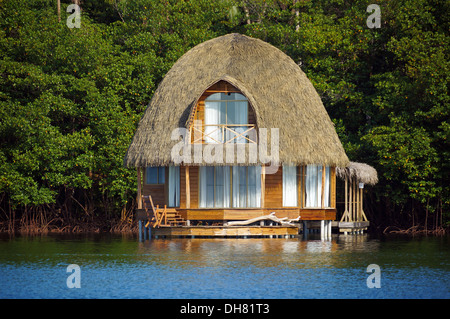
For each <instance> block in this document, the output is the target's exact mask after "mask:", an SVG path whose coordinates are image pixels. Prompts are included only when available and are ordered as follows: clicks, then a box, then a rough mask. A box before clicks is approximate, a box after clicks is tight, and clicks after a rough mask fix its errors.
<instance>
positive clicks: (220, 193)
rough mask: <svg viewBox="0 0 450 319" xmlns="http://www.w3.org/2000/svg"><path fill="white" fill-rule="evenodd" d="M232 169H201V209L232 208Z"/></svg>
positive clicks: (207, 167)
mask: <svg viewBox="0 0 450 319" xmlns="http://www.w3.org/2000/svg"><path fill="white" fill-rule="evenodd" d="M230 187H231V185H230V167H229V166H217V167H214V166H201V167H200V203H199V207H201V208H214V207H217V208H219V207H230Z"/></svg>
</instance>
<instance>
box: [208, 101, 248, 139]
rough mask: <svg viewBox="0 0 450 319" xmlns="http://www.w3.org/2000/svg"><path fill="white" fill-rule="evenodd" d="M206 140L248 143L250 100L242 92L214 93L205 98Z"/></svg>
mask: <svg viewBox="0 0 450 319" xmlns="http://www.w3.org/2000/svg"><path fill="white" fill-rule="evenodd" d="M204 125H205V142H206V143H247V142H248V136H249V131H250V130H249V126H248V100H247V98H246V97H245V96H244V95H242V94H240V93H214V94H211V95H210V96H208V97H207V98H206V99H205V122H204Z"/></svg>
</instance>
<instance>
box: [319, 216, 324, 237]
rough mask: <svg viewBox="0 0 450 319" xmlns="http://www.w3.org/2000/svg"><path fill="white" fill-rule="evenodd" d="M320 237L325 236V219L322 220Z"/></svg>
mask: <svg viewBox="0 0 450 319" xmlns="http://www.w3.org/2000/svg"><path fill="white" fill-rule="evenodd" d="M320 238H321V239H324V238H325V221H324V220H323V219H322V220H321V221H320Z"/></svg>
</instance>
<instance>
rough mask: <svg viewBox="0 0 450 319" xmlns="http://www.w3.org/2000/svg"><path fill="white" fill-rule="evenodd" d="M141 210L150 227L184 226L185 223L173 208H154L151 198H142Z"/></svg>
mask: <svg viewBox="0 0 450 319" xmlns="http://www.w3.org/2000/svg"><path fill="white" fill-rule="evenodd" d="M142 208H143V209H144V210H145V212H146V213H147V216H148V224H149V225H150V226H151V227H174V226H185V225H186V223H187V222H186V220H185V219H184V218H183V217H182V216H181V215H180V214H179V213H178V212H177V210H176V209H175V208H167V207H166V206H164V207H162V208H161V207H159V206H158V205H156V207H155V205H153V200H152V197H151V196H142Z"/></svg>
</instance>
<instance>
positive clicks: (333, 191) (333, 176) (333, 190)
mask: <svg viewBox="0 0 450 319" xmlns="http://www.w3.org/2000/svg"><path fill="white" fill-rule="evenodd" d="M330 178H331V181H330V188H331V189H330V207H332V208H336V167H331V168H330Z"/></svg>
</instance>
